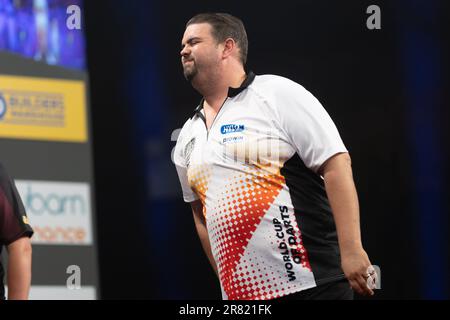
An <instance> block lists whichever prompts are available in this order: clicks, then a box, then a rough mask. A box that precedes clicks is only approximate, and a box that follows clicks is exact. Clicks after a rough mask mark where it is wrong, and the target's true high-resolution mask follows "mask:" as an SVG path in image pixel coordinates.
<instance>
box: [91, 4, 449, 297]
mask: <svg viewBox="0 0 450 320" xmlns="http://www.w3.org/2000/svg"><path fill="white" fill-rule="evenodd" d="M447 3H448V2H446V1H437V0H435V1H376V2H369V1H345V2H341V1H340V2H338V1H324V0H320V1H276V2H273V1H271V2H258V3H256V2H248V1H247V2H244V1H226V2H223V1H222V2H217V4H211V1H189V2H170V1H165V2H164V3H161V2H160V1H154V2H151V1H143V0H142V1H138V0H128V1H119V0H111V1H101V2H100V1H93V0H91V1H89V0H88V1H85V4H84V7H85V11H84V13H85V21H84V25H85V32H86V34H87V53H88V66H89V75H90V96H91V108H92V120H93V138H94V139H93V145H94V164H95V181H96V183H95V191H96V205H97V208H96V209H97V224H98V239H99V258H100V283H101V298H103V299H219V298H220V289H219V284H218V281H217V280H216V278H215V275H214V274H213V271H212V269H211V268H210V266H209V264H208V262H207V259H206V257H205V256H204V255H203V252H202V249H201V246H200V242H199V241H198V239H197V235H196V233H195V229H194V224H193V221H192V214H191V212H190V208H189V206H188V205H187V204H184V203H183V200H182V198H181V190H180V187H179V183H178V179H177V176H176V172H175V168H174V166H173V164H172V162H171V160H170V154H171V151H172V148H173V147H174V145H175V142H173V141H171V133H172V132H173V130H175V129H177V128H181V127H182V125H183V123H184V122H185V121H186V119H187V118H188V117H190V116H191V114H192V111H193V109H194V108H195V106H196V104H197V103H198V101H199V99H200V96H199V95H198V94H197V93H196V92H195V91H194V90H193V89H192V88H191V87H190V85H189V84H188V83H187V82H186V81H185V80H184V78H183V75H182V70H181V64H180V56H179V51H180V42H181V37H182V35H183V32H184V26H185V23H186V22H187V20H189V18H190V17H192V16H193V15H195V14H196V13H199V12H205V11H219V12H228V13H231V14H233V15H236V16H238V17H240V18H241V19H242V20H243V22H244V24H245V25H246V29H247V34H248V38H249V57H248V64H247V67H248V68H249V69H251V70H253V71H254V72H255V73H256V74H267V73H270V74H277V75H281V76H284V77H287V78H290V79H292V80H294V81H296V82H298V83H300V84H302V85H303V86H304V87H305V88H307V89H308V90H309V91H311V92H312V93H313V94H314V95H315V96H316V97H317V98H318V99H319V100H320V101H321V102H322V104H323V105H324V107H325V108H326V109H327V111H328V112H329V114H330V115H331V117H332V118H333V120H334V121H335V123H336V125H337V127H338V129H339V131H340V133H341V136H342V138H343V140H344V143H345V144H346V146H347V148H348V149H349V151H350V154H351V157H352V161H353V170H354V179H355V183H356V186H357V190H358V194H359V200H360V207H361V229H362V234H363V244H364V246H365V249H366V251H367V252H368V254H369V257H370V259H371V262H372V263H373V264H376V265H378V266H379V267H380V268H381V287H382V288H381V290H378V291H377V293H376V296H375V299H448V297H449V288H450V280H449V279H450V278H449V276H448V270H449V268H448V260H449V256H450V254H449V248H448V243H449V240H450V239H449V235H448V213H449V210H448V209H449V207H450V203H449V197H448V194H449V192H448V191H449V189H448V183H447V181H448V178H449V170H448V169H449V167H448V163H449V147H448V146H449V141H450V139H449V136H450V135H449V129H448V120H449V119H450V117H449V112H448V105H449V101H450V99H449V95H448V91H449V78H448V72H444V70H448V59H447V57H448V56H449V50H448V34H446V30H447V28H446V27H447V26H446V24H447V21H448V20H449V12H450V8H449V5H448V4H447ZM371 4H376V5H378V6H380V8H381V23H382V29H381V30H368V29H367V28H366V19H367V18H368V17H369V14H367V13H366V8H367V7H368V6H369V5H371Z"/></svg>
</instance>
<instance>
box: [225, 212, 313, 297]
mask: <svg viewBox="0 0 450 320" xmlns="http://www.w3.org/2000/svg"><path fill="white" fill-rule="evenodd" d="M290 213H291V212H290ZM293 219H295V215H294V214H293V211H292V214H289V220H290V221H291V222H292V221H294V220H293ZM265 220H266V221H265V222H263V223H261V225H260V226H259V227H258V230H257V232H258V233H259V232H263V236H264V240H266V241H267V244H266V245H267V247H266V250H267V251H269V252H270V251H272V252H274V256H272V257H269V256H264V255H262V254H261V251H260V250H258V249H259V245H258V244H256V243H255V240H258V241H261V239H260V238H259V237H258V238H257V239H252V240H251V242H253V243H252V245H250V244H249V245H248V246H247V248H246V252H245V255H244V256H242V257H241V260H240V261H239V264H238V265H237V267H236V272H235V273H234V277H235V280H236V282H237V283H243V286H242V287H246V288H251V289H250V290H246V292H242V295H241V297H240V298H241V299H246V300H267V299H275V298H279V297H282V296H285V295H287V294H290V293H292V292H296V291H298V288H299V284H300V285H301V283H302V282H303V281H308V280H310V279H311V277H312V270H311V267H310V265H309V260H308V256H307V253H306V250H305V248H304V247H303V246H302V244H301V234H300V231H299V230H298V227H297V228H295V227H293V228H292V231H293V232H292V233H293V235H292V236H293V237H294V238H295V239H296V242H295V243H296V244H290V245H289V251H290V250H291V249H294V250H298V253H299V257H301V258H300V259H301V260H300V264H299V265H298V264H297V263H294V262H293V260H292V258H291V257H290V258H289V260H288V261H289V263H291V265H292V271H293V274H295V280H296V281H294V282H291V281H290V280H289V277H288V275H287V271H286V269H285V262H283V257H282V255H281V254H280V249H279V244H280V243H281V242H283V240H281V239H279V238H277V237H276V236H275V233H274V232H273V224H272V222H271V221H270V219H268V221H267V219H265ZM264 224H265V225H264ZM295 224H296V223H295ZM296 229H297V231H296ZM284 232H286V229H284ZM300 255H301V256H300ZM289 256H290V254H289ZM308 273H309V275H307V274H308ZM239 289H241V288H239Z"/></svg>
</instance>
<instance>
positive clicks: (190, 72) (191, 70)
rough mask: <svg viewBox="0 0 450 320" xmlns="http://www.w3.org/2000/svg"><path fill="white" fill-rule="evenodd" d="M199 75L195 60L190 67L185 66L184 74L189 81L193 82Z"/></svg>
mask: <svg viewBox="0 0 450 320" xmlns="http://www.w3.org/2000/svg"><path fill="white" fill-rule="evenodd" d="M197 73H198V69H197V66H196V65H195V62H194V61H193V60H192V63H191V64H190V65H187V66H186V65H185V66H183V74H184V77H185V78H186V80H187V81H189V82H191V81H192V80H193V79H194V77H195V76H196V75H197Z"/></svg>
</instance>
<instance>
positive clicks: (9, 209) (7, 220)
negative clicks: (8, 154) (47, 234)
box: [0, 164, 33, 300]
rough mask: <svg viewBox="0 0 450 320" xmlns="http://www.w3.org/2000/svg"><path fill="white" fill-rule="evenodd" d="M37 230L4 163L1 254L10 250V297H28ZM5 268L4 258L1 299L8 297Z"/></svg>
mask: <svg viewBox="0 0 450 320" xmlns="http://www.w3.org/2000/svg"><path fill="white" fill-rule="evenodd" d="M32 235H33V230H32V229H31V227H30V225H29V224H28V219H27V216H26V214H25V209H24V207H23V204H22V201H21V199H20V196H19V193H18V192H17V189H16V187H15V185H14V182H13V181H12V179H11V178H10V177H9V176H8V174H7V173H6V171H5V169H4V168H3V166H2V165H1V164H0V255H1V250H2V247H3V246H6V249H7V251H8V272H7V284H8V300H26V299H28V293H29V290H30V283H31V244H30V237H31V236H32ZM3 278H4V270H3V266H2V264H1V261H0V300H4V299H5V290H4V286H3Z"/></svg>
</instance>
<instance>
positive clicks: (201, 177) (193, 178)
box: [188, 165, 211, 216]
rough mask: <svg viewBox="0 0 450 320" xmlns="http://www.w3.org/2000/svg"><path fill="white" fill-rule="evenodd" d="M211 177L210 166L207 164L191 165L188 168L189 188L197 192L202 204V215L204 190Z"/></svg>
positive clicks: (204, 213)
mask: <svg viewBox="0 0 450 320" xmlns="http://www.w3.org/2000/svg"><path fill="white" fill-rule="evenodd" d="M210 177H211V167H210V166H209V165H191V166H190V167H189V170H188V180H189V184H190V185H191V188H192V189H193V190H194V191H195V192H196V193H197V195H198V197H199V198H200V201H201V202H202V204H203V215H205V216H206V205H205V201H206V191H208V182H209V179H210Z"/></svg>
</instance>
